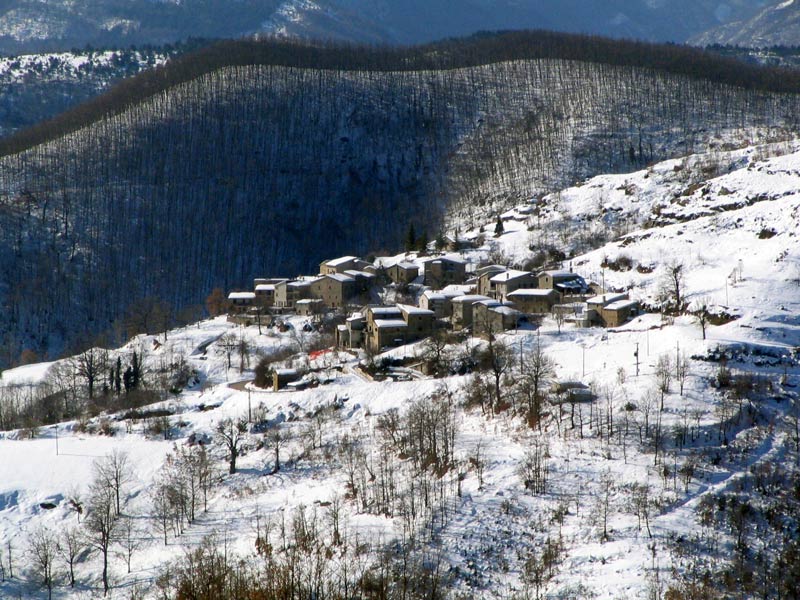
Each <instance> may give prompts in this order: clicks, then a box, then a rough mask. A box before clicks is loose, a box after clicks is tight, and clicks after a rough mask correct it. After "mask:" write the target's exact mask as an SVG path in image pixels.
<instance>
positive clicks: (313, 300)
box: [295, 298, 322, 304]
mask: <svg viewBox="0 0 800 600" xmlns="http://www.w3.org/2000/svg"><path fill="white" fill-rule="evenodd" d="M320 302H322V300H320V299H319V298H303V299H302V300H298V301H297V302H295V304H318V303H320Z"/></svg>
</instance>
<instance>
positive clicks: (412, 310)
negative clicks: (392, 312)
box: [397, 304, 434, 316]
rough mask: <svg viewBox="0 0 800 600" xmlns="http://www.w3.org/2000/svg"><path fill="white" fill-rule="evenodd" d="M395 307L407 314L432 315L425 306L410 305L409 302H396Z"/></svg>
mask: <svg viewBox="0 0 800 600" xmlns="http://www.w3.org/2000/svg"><path fill="white" fill-rule="evenodd" d="M397 308H399V309H400V310H401V311H403V312H404V313H405V314H407V315H420V316H426V315H429V316H433V315H434V312H433V311H432V310H428V309H427V308H419V307H418V306H411V305H410V304H398V305H397Z"/></svg>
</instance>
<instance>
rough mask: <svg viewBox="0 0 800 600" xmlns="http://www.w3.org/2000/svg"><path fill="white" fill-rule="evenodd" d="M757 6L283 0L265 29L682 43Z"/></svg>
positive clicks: (745, 1) (693, 0)
mask: <svg viewBox="0 0 800 600" xmlns="http://www.w3.org/2000/svg"><path fill="white" fill-rule="evenodd" d="M762 5H763V0H733V1H731V2H726V3H720V2H717V1H715V0H671V1H669V2H667V1H664V0H588V1H587V0H538V1H530V0H529V1H526V2H518V1H515V0H405V1H403V2H392V1H386V0H384V1H381V0H288V1H287V2H284V3H283V4H282V5H281V7H280V8H279V9H278V10H277V11H276V13H275V15H274V16H273V17H272V18H271V19H270V20H269V21H268V22H267V23H266V24H265V29H266V30H271V31H275V32H278V33H282V34H287V35H300V36H304V37H306V36H307V37H328V36H335V37H342V38H346V39H355V40H359V41H381V42H389V43H401V44H414V43H420V42H428V41H432V40H435V39H441V38H444V37H449V36H461V35H467V34H470V33H473V32H476V31H480V30H503V29H551V30H556V31H572V32H580V33H591V34H598V35H605V36H611V37H625V38H636V39H644V40H653V41H676V42H682V41H685V40H686V39H687V38H689V37H690V36H692V35H695V34H697V33H699V32H702V31H704V30H706V29H708V28H711V27H716V26H718V25H720V24H722V23H726V22H728V21H730V20H734V19H736V20H738V19H745V18H748V17H750V16H752V15H753V14H755V12H756V11H757V10H758V9H759V8H760V7H761V6H762Z"/></svg>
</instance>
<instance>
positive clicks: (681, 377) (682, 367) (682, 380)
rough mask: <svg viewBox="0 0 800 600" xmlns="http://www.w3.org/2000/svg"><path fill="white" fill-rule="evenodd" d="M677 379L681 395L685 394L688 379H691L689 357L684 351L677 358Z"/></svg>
mask: <svg viewBox="0 0 800 600" xmlns="http://www.w3.org/2000/svg"><path fill="white" fill-rule="evenodd" d="M675 379H677V380H678V388H679V389H680V392H681V396H683V389H684V388H685V387H686V381H687V380H688V379H689V357H688V356H686V353H685V352H684V353H683V354H681V355H680V356H678V357H677V359H676V360H675Z"/></svg>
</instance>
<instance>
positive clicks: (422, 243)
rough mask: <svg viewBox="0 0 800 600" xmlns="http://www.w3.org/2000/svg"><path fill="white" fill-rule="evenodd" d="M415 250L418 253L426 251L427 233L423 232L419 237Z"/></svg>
mask: <svg viewBox="0 0 800 600" xmlns="http://www.w3.org/2000/svg"><path fill="white" fill-rule="evenodd" d="M416 247H417V250H418V251H419V252H425V251H426V250H427V249H428V232H427V231H425V230H423V231H422V235H421V236H419V239H418V240H417V244H416Z"/></svg>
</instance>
